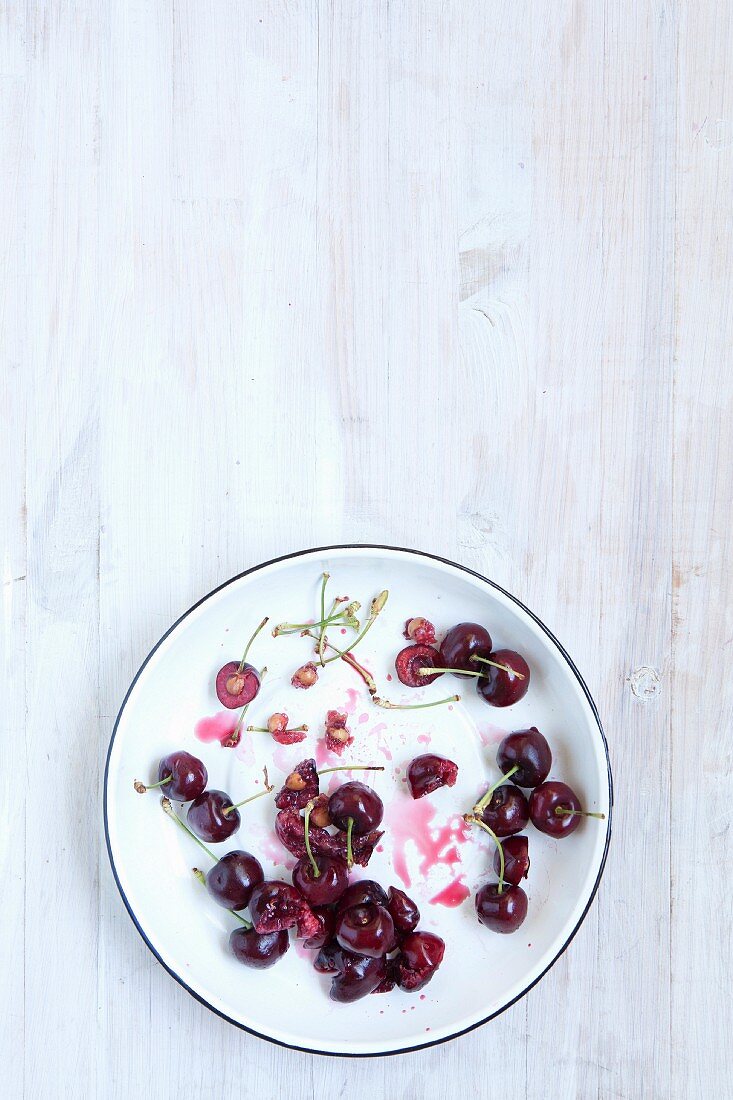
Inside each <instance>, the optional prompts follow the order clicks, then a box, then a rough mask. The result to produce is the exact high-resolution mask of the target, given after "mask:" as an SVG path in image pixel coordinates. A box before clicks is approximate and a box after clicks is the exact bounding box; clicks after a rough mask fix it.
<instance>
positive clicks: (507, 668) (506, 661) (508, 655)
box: [475, 649, 529, 707]
mask: <svg viewBox="0 0 733 1100" xmlns="http://www.w3.org/2000/svg"><path fill="white" fill-rule="evenodd" d="M489 659H490V660H492V661H496V663H497V665H501V666H502V667H501V668H496V667H494V665H486V664H482V663H481V662H480V661H476V662H475V664H476V668H477V669H481V670H482V671H483V672H484V675H483V676H480V677H479V678H478V679H477V680H476V690H477V691H478V693H479V695H480V696H481V698H482V699H483V700H484V702H486V703H489V704H490V705H491V706H492V707H510V706H511V705H512V704H513V703H518V702H519V700H520V699H523V698H524V696H525V695H526V694H527V689H528V687H529V665H528V664H527V662H526V661H525V659H524V657H522V656H521V654H519V653H515V651H514V650H513V649H496V650H494V652H493V653H492V654H491V655H490V658H489Z"/></svg>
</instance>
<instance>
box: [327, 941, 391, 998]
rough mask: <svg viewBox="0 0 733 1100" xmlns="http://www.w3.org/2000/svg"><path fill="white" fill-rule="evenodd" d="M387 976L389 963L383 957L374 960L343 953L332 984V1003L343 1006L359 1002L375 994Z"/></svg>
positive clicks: (368, 957) (346, 952)
mask: <svg viewBox="0 0 733 1100" xmlns="http://www.w3.org/2000/svg"><path fill="white" fill-rule="evenodd" d="M386 976H387V963H386V960H385V959H384V957H383V956H381V957H379V958H372V957H371V956H365V955H353V954H352V953H351V952H349V951H342V952H341V955H340V958H339V968H338V973H337V974H336V977H335V978H334V979H333V981H332V983H331V991H330V993H329V996H330V998H331V1000H332V1001H339V1002H341V1003H342V1004H343V1003H348V1002H350V1001H358V1000H359V998H360V997H366V996H367V995H368V994H369V993H373V992H374V990H375V989H376V988H377V986H378V985H379V984H380V983H381V982H383V981H384V979H385V978H386Z"/></svg>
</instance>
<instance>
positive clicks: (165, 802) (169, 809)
mask: <svg viewBox="0 0 733 1100" xmlns="http://www.w3.org/2000/svg"><path fill="white" fill-rule="evenodd" d="M160 804H161V806H162V807H163V810H164V811H165V813H167V814H168V817H171V818H173V820H174V821H175V823H176V825H180V827H181V828H182V829H183V831H184V833H188V835H189V836H190V837H191V840H195V841H196V843H197V844H198V846H199V848H203V850H204V851H205V852H206V854H207V856H208V857H209V858H210V859H213V861H214V863H218V862H219V857H218V856H215V855H214V853H213V852H212V851H211V849H210V848H207V847H206V845H205V844H204V842H203V841H202V840H199V838H198V837H197V836H196V834H195V833H193V832H191V830H190V829H189V827H188V825H186V823H185V822H184V821H181V819H180V817H179V816H178V814H177V813H176V811H175V810H174V809H173V806H172V805H171V801H170V799H169V798H165V797H164V798H161V800H160Z"/></svg>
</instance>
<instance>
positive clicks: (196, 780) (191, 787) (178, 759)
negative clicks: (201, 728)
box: [157, 751, 209, 802]
mask: <svg viewBox="0 0 733 1100" xmlns="http://www.w3.org/2000/svg"><path fill="white" fill-rule="evenodd" d="M168 776H170V777H171V778H170V779H168V778H167V777H168ZM161 780H167V781H166V782H161ZM208 781H209V773H208V772H207V771H206V766H205V765H204V764H203V763H202V761H201V760H199V759H198V757H196V756H192V755H191V753H190V752H183V751H180V752H171V753H169V754H168V755H167V756H164V757H163V759H162V760H161V762H160V764H159V765H158V784H157V785H159V786H160V788H161V790H162V791H163V793H164V794H166V795H167V797H168V798H172V799H173V801H174V802H190V801H192V800H193V799H194V798H198V796H199V795H200V794H203V792H204V791H205V790H206V784H207V783H208Z"/></svg>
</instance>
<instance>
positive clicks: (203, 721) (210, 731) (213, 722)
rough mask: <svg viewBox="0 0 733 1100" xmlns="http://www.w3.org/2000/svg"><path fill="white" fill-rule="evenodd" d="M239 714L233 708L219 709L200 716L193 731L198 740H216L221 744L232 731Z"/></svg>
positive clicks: (208, 741)
mask: <svg viewBox="0 0 733 1100" xmlns="http://www.w3.org/2000/svg"><path fill="white" fill-rule="evenodd" d="M238 717H239V715H238V712H237V711H234V710H220V711H219V712H218V713H217V714H212V715H211V716H210V717H206V718H200V719H199V721H198V722H197V723H196V725H195V726H194V727H193V732H194V734H195V736H196V737H197V738H198V739H199V741H205V742H207V743H211V742H212V741H218V742H219V744H220V745H223V744H224V742H225V741H226V740H227V738H229V737H231V735H232V734H233V733H234V727H235V726H236V724H237V719H238Z"/></svg>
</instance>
